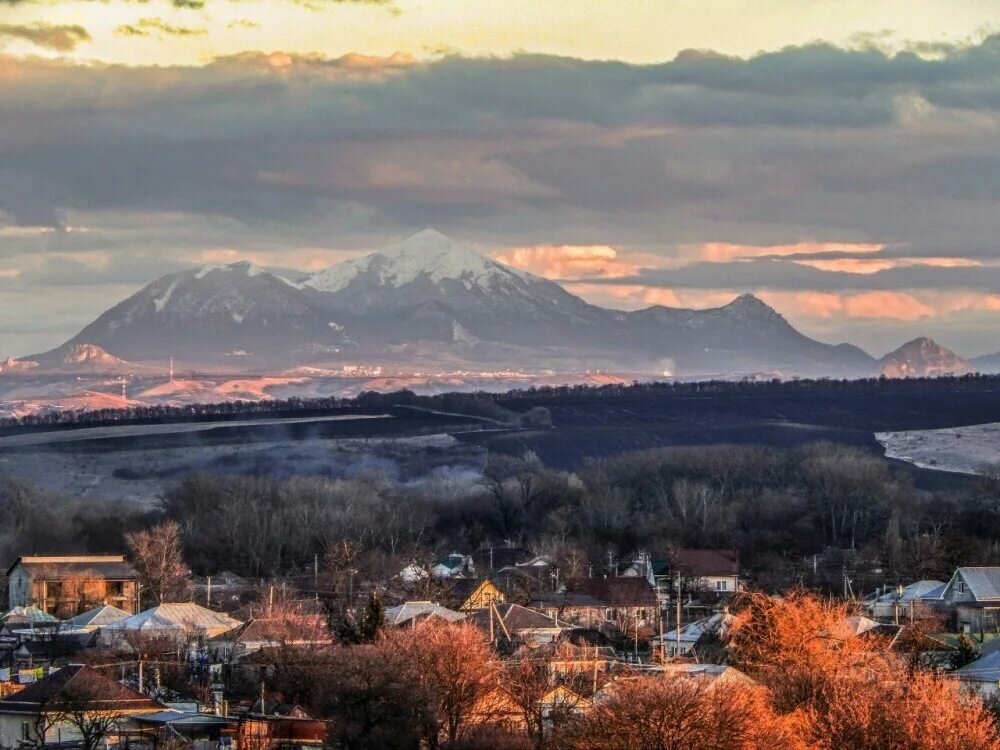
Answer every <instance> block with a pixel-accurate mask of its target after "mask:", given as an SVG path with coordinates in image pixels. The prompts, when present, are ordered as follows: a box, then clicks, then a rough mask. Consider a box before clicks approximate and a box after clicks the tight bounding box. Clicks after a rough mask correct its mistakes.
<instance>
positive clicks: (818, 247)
mask: <svg viewBox="0 0 1000 750" xmlns="http://www.w3.org/2000/svg"><path fill="white" fill-rule="evenodd" d="M884 249H885V245H884V244H882V243H867V242H796V243H793V244H790V245H738V244H734V243H731V242H702V243H698V244H688V245H681V246H680V257H682V258H683V259H686V260H689V261H692V262H693V261H708V262H709V263H729V262H732V261H734V260H741V259H744V258H764V257H767V256H771V255H777V256H784V255H812V254H815V253H832V252H847V253H857V254H866V253H877V252H880V251H882V250H884Z"/></svg>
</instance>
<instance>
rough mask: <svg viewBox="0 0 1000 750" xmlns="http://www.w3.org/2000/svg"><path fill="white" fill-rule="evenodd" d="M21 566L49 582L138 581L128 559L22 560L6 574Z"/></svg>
mask: <svg viewBox="0 0 1000 750" xmlns="http://www.w3.org/2000/svg"><path fill="white" fill-rule="evenodd" d="M18 565H21V566H22V567H24V568H25V569H26V570H27V571H28V572H29V573H30V574H31V575H32V576H42V577H44V578H46V579H48V580H50V581H52V580H59V579H65V578H81V577H91V578H110V579H114V580H121V579H126V580H129V579H137V578H138V577H139V574H138V573H137V572H136V570H135V568H133V567H132V566H131V565H130V564H129V563H128V562H127V561H126V560H125V555H45V556H40V555H32V556H26V557H19V558H17V560H16V561H15V562H14V564H13V565H11V566H10V568H8V570H7V575H10V574H11V571H13V570H14V568H16V567H17V566H18Z"/></svg>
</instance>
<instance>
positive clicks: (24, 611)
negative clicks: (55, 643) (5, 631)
mask: <svg viewBox="0 0 1000 750" xmlns="http://www.w3.org/2000/svg"><path fill="white" fill-rule="evenodd" d="M22 622H24V623H27V622H37V623H47V622H59V618H58V617H55V616H53V615H50V614H49V613H48V612H46V611H44V610H41V609H39V608H38V607H14V608H13V609H11V610H8V611H7V612H4V613H3V614H2V615H0V623H5V624H8V625H15V624H17V623H22Z"/></svg>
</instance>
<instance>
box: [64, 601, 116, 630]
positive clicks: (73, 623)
mask: <svg viewBox="0 0 1000 750" xmlns="http://www.w3.org/2000/svg"><path fill="white" fill-rule="evenodd" d="M131 616H132V615H130V614H129V613H128V612H126V611H125V610H124V609H118V607H112V606H111V605H110V604H105V605H103V606H100V607H95V608H94V609H91V610H88V611H86V612H84V613H82V614H79V615H77V616H76V617H71V618H70V619H68V620H67V621H66V625H67V626H69V627H70V628H81V629H83V628H103V627H107V626H108V625H111V624H112V623H115V622H119V621H120V620H126V619H128V618H129V617H131Z"/></svg>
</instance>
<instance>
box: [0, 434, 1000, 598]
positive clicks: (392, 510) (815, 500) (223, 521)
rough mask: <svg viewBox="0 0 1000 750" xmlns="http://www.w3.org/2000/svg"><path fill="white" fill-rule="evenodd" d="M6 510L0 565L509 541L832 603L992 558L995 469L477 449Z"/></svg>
mask: <svg viewBox="0 0 1000 750" xmlns="http://www.w3.org/2000/svg"><path fill="white" fill-rule="evenodd" d="M0 512H2V513H3V518H4V519H5V523H4V527H3V529H2V530H0V554H3V555H4V556H5V558H6V559H8V560H11V561H12V560H13V559H14V558H15V557H17V556H18V555H22V554H30V553H46V552H47V553H57V552H71V551H84V550H89V551H94V552H106V551H109V550H115V549H120V548H121V546H122V539H123V535H124V534H126V533H128V532H135V531H139V530H142V529H145V528H148V527H151V526H154V525H156V524H158V523H161V522H165V521H166V522H173V523H176V524H177V525H178V527H179V529H180V530H181V539H182V542H183V547H184V553H185V556H186V558H187V560H188V561H189V563H190V564H191V566H192V567H193V568H194V570H195V571H196V572H198V573H199V574H202V575H204V574H212V573H214V572H218V571H221V570H231V571H233V572H235V573H237V574H239V575H242V576H248V577H254V578H271V577H275V576H294V575H304V574H306V573H308V571H311V570H312V569H313V565H314V563H315V561H316V560H317V559H319V560H323V559H327V558H331V559H332V558H333V557H336V556H338V555H339V556H343V554H344V550H345V549H349V550H350V556H351V559H352V566H353V567H354V568H356V569H357V570H358V571H359V573H358V580H371V581H380V580H385V579H387V578H389V577H391V576H392V575H394V574H395V573H396V572H398V571H399V570H400V569H401V568H402V567H404V566H405V565H407V564H409V563H410V562H417V563H418V564H426V563H428V562H430V561H432V560H433V559H434V558H435V557H436V556H439V555H441V554H447V553H449V552H452V551H455V550H459V551H467V552H468V551H472V550H475V549H478V548H483V547H487V546H491V545H492V546H501V545H505V544H516V545H519V546H523V547H527V548H530V549H532V550H534V551H535V552H537V553H539V554H547V555H549V556H550V557H552V558H553V559H555V560H558V561H560V563H561V565H563V566H564V568H565V570H564V575H586V574H587V573H588V572H593V571H594V570H596V571H597V573H598V574H601V573H603V572H610V571H608V565H609V563H608V561H609V559H610V560H611V561H612V564H613V565H614V566H617V565H618V564H627V563H628V562H631V560H633V559H635V555H636V554H637V553H638V552H639V551H645V552H647V553H649V554H650V555H652V556H653V557H654V558H656V557H666V556H668V554H669V552H670V551H671V550H672V549H675V548H677V547H701V548H727V549H736V550H738V551H739V552H740V553H741V557H742V565H743V567H744V568H745V569H746V570H747V571H748V572H749V573H750V574H751V576H753V577H754V579H755V580H756V581H758V582H759V583H760V584H761V585H764V586H768V587H773V588H781V587H783V586H787V585H790V584H792V583H796V582H802V583H807V584H810V585H817V586H820V587H826V588H829V589H836V590H839V589H840V585H841V581H842V577H843V574H844V570H843V568H844V567H845V566H848V567H850V568H852V569H853V570H852V571H848V572H853V571H860V572H864V571H865V570H868V571H876V570H877V571H881V573H879V574H878V575H880V576H881V577H882V579H884V580H876V579H875V578H872V579H871V580H870V581H869V582H868V583H867V584H866V585H867V587H868V588H869V589H874V587H875V585H876V584H877V583H891V584H893V585H895V583H897V582H904V583H905V582H909V581H912V580H918V579H923V578H939V579H942V580H946V579H947V578H948V577H949V576H950V574H951V572H952V571H953V570H954V568H955V567H956V566H958V565H975V564H979V565H988V564H997V563H1000V551H998V549H997V547H996V545H995V543H994V540H995V539H996V538H997V537H1000V474H998V473H995V472H987V473H986V474H985V475H984V476H982V477H981V478H980V479H979V480H978V481H976V482H974V483H970V485H969V486H968V487H967V488H965V489H949V490H940V491H935V492H927V491H920V490H917V489H915V488H914V487H913V486H912V485H911V484H910V483H909V481H908V480H907V477H906V475H903V474H899V473H896V472H893V471H892V470H891V469H890V467H889V466H888V464H887V463H886V462H885V461H884V460H883V459H882V458H880V457H878V456H875V455H873V454H871V453H868V452H866V451H864V450H861V449H857V448H852V447H847V446H842V445H836V444H830V443H811V444H806V445H803V446H801V447H799V448H794V449H777V448H766V447H759V446H707V447H686V448H657V449H653V450H646V451H639V452H632V453H625V454H621V455H619V456H615V457H611V458H606V459H601V460H594V461H590V462H589V463H587V464H586V465H585V466H583V467H581V468H580V469H579V470H578V471H576V472H569V471H564V470H559V469H554V468H551V467H549V466H546V465H545V464H544V463H543V462H542V461H541V460H540V459H539V458H538V457H537V456H536V455H534V454H532V453H526V454H524V455H520V456H509V455H505V454H489V456H488V458H487V460H486V464H485V467H484V469H483V471H482V475H481V477H480V478H479V479H478V480H461V481H456V480H453V479H445V478H438V479H429V480H426V481H422V482H419V483H399V482H396V481H393V480H391V479H389V478H388V477H386V476H384V475H381V474H378V473H370V474H363V475H359V476H357V477H354V478H351V479H342V480H334V479H329V478H321V477H296V478H293V479H291V480H278V479H275V478H273V477H268V476H232V475H213V474H194V475H190V476H188V477H186V478H184V479H183V480H181V481H179V482H178V483H176V484H174V485H172V486H170V487H169V488H168V489H167V490H166V491H165V492H164V493H163V495H162V497H160V498H159V499H158V501H157V502H156V503H155V504H154V506H153V507H152V508H148V509H139V508H137V507H135V506H132V505H126V504H104V503H97V502H94V501H92V500H82V499H78V498H68V497H61V496H57V495H53V494H49V493H44V492H41V491H39V490H37V489H36V488H34V487H33V486H31V485H29V484H27V483H26V482H23V481H20V480H17V479H14V478H10V477H0ZM817 561H819V562H817ZM810 563H811V564H810ZM612 574H613V572H612ZM873 575H874V574H873Z"/></svg>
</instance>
